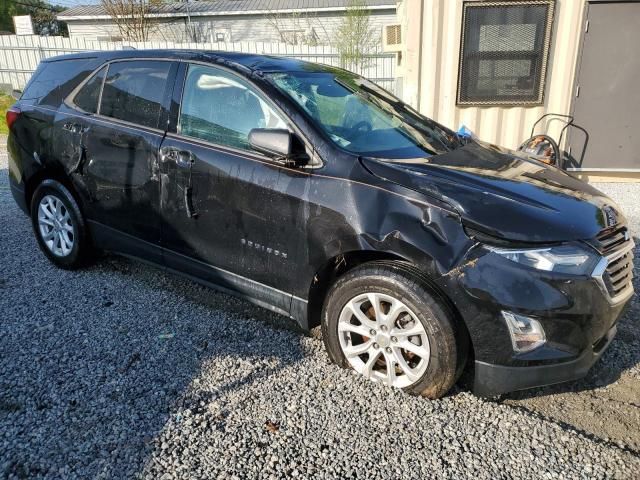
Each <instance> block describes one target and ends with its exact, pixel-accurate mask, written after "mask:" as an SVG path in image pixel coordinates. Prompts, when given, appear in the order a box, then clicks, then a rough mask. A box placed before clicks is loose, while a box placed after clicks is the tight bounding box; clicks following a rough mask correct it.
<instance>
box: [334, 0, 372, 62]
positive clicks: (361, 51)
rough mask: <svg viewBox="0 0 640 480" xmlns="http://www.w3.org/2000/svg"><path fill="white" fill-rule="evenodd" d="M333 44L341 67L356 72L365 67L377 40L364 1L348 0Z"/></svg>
mask: <svg viewBox="0 0 640 480" xmlns="http://www.w3.org/2000/svg"><path fill="white" fill-rule="evenodd" d="M334 44H335V48H336V49H337V50H338V53H339V54H340V63H341V65H342V66H343V67H345V68H351V69H353V70H356V71H357V70H359V69H362V68H363V67H366V66H367V64H368V63H369V61H370V58H369V57H368V55H370V54H371V53H373V52H374V51H375V48H376V44H377V39H376V35H375V32H374V30H373V28H372V27H371V22H370V13H369V9H368V8H367V5H366V3H365V1H364V0H350V2H349V6H348V7H347V11H346V14H345V16H344V18H343V20H342V23H341V24H340V27H338V30H337V32H336V38H335V42H334Z"/></svg>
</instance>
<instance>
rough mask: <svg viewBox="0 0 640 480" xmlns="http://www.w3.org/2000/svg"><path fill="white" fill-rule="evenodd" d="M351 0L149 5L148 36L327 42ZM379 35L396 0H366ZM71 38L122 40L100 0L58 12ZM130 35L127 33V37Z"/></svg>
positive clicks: (393, 15) (390, 20)
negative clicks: (95, 3) (98, 2)
mask: <svg viewBox="0 0 640 480" xmlns="http://www.w3.org/2000/svg"><path fill="white" fill-rule="evenodd" d="M350 3H351V2H349V0H219V1H209V2H200V1H198V2H180V3H161V4H154V5H149V12H148V14H147V17H148V18H149V19H151V20H152V22H153V28H151V30H150V32H149V38H148V40H167V41H173V42H244V41H250V42H286V43H292V44H299V43H307V44H318V45H327V44H330V43H332V39H333V38H334V37H335V31H336V29H337V28H338V26H339V25H340V23H341V21H342V19H343V18H344V15H345V12H346V10H347V8H348V6H349V5H350ZM364 3H365V5H366V7H367V9H368V10H369V13H370V25H371V28H372V29H373V30H374V32H375V33H377V32H379V33H380V35H376V37H377V38H382V27H383V26H384V25H386V24H390V23H396V22H397V19H396V0H365V2H364ZM58 19H59V20H61V21H63V22H66V24H67V26H68V28H69V36H70V37H71V38H78V37H82V38H84V39H85V40H87V41H95V40H104V41H107V40H122V39H123V38H122V33H121V32H120V30H119V29H118V26H117V25H116V23H115V22H114V21H113V19H112V18H111V16H109V15H108V14H107V12H106V11H105V9H104V8H103V7H102V6H101V5H87V6H78V7H74V8H70V9H69V10H66V11H64V12H63V13H61V14H60V15H58ZM124 40H126V39H124Z"/></svg>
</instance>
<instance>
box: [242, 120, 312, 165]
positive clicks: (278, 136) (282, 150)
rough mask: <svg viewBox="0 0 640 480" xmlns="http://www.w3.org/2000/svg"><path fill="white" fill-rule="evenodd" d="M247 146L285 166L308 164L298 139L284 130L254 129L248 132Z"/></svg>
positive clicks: (302, 145)
mask: <svg viewBox="0 0 640 480" xmlns="http://www.w3.org/2000/svg"><path fill="white" fill-rule="evenodd" d="M249 144H250V145H251V148H253V149H254V150H255V151H257V152H260V153H263V154H265V155H267V156H269V157H271V158H272V159H273V160H274V161H276V162H278V163H281V164H283V165H286V166H290V167H296V166H302V165H306V164H307V163H308V162H309V156H308V155H307V153H306V151H305V148H304V144H303V143H302V141H301V140H300V138H299V137H298V136H297V135H296V134H295V133H291V132H290V131H289V130H286V129H284V128H254V129H253V130H251V131H250V132H249Z"/></svg>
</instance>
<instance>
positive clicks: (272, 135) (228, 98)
mask: <svg viewBox="0 0 640 480" xmlns="http://www.w3.org/2000/svg"><path fill="white" fill-rule="evenodd" d="M7 120H8V123H9V126H10V132H11V133H10V135H9V140H8V149H9V172H10V180H11V190H12V193H13V196H14V197H15V200H16V202H17V203H18V204H19V205H20V207H21V208H22V209H23V210H24V211H25V212H27V213H28V214H29V215H30V217H31V220H32V222H33V229H34V232H35V235H36V237H37V239H38V243H39V245H40V248H41V249H42V251H43V252H44V254H45V255H46V256H47V257H48V258H49V259H50V260H51V261H52V262H53V263H55V264H56V265H58V266H60V267H62V268H75V267H78V266H80V265H82V264H84V263H85V262H86V261H87V260H88V259H90V258H91V252H92V251H93V249H100V250H107V251H113V252H118V253H120V254H124V255H127V256H132V257H137V258H140V259H144V260H145V261H150V262H153V263H156V264H158V265H160V266H162V268H164V269H165V270H167V271H170V272H178V273H181V274H184V275H187V276H189V277H190V278H193V279H194V280H197V281H199V282H202V283H204V284H206V285H211V286H215V288H218V289H222V290H224V291H226V292H229V293H233V294H237V295H241V296H243V297H245V298H247V299H249V300H251V301H253V302H255V303H257V304H258V305H261V306H264V307H267V308H269V309H271V310H273V311H275V312H279V313H281V314H283V315H287V316H290V317H292V318H294V319H296V320H297V321H298V322H299V323H300V324H301V325H302V326H303V327H304V328H312V327H315V326H317V325H321V326H322V332H323V338H324V342H325V344H326V347H327V350H328V352H329V356H330V357H331V360H333V361H334V362H335V363H337V364H339V365H341V366H343V367H350V368H353V369H354V370H356V371H357V372H359V373H361V374H362V375H364V376H366V377H367V378H369V379H371V380H374V381H378V382H382V383H386V384H388V385H390V386H394V387H399V388H403V389H405V390H407V391H409V392H412V393H416V394H422V395H426V396H428V397H431V398H436V397H439V396H442V395H443V394H445V393H446V392H447V390H449V389H450V388H451V386H452V385H453V384H454V383H455V381H456V379H457V378H458V376H459V375H460V373H461V372H462V371H463V369H464V367H465V366H466V365H467V364H469V366H470V367H473V372H474V391H475V392H476V393H478V394H481V395H493V394H498V393H501V392H506V391H511V390H517V389H523V388H528V387H532V386H537V385H545V384H551V383H557V382H562V381H567V380H572V379H576V378H579V377H581V376H584V375H585V374H586V372H587V371H588V369H589V368H590V366H591V365H592V364H593V363H594V362H595V361H596V360H597V359H598V358H599V356H600V355H601V354H602V352H603V351H604V350H605V349H606V347H607V346H608V345H609V342H610V341H611V340H612V338H613V336H614V334H615V331H616V320H617V319H618V317H619V316H620V314H621V312H622V310H623V308H624V306H625V304H626V303H627V302H628V300H629V298H630V297H631V295H632V294H633V286H632V283H631V272H632V257H633V242H632V240H631V238H630V236H629V233H628V231H627V227H626V224H625V219H624V217H623V215H622V214H621V212H620V211H619V209H618V207H617V206H616V205H615V204H614V203H613V202H612V201H611V200H610V199H609V198H607V197H606V196H604V195H603V194H602V193H600V192H599V191H597V190H596V189H594V188H592V187H590V186H589V185H586V184H584V183H582V182H580V181H578V180H576V179H574V178H572V177H571V176H569V175H567V174H566V173H564V172H562V171H561V170H559V169H557V168H554V167H550V166H547V165H545V164H543V163H541V162H539V161H537V160H535V159H534V158H529V157H526V156H524V155H522V154H516V153H514V152H512V151H509V150H505V149H503V148H500V147H497V146H495V145H490V144H486V143H482V142H479V141H476V140H471V139H465V138H461V137H460V136H458V135H456V134H455V133H454V132H452V131H450V130H448V129H447V128H445V127H443V126H441V125H439V124H437V123H436V122H434V121H432V120H430V119H428V118H425V117H424V116H422V115H420V114H419V113H418V112H416V111H415V110H413V109H412V108H411V107H409V106H407V105H405V104H404V103H402V102H401V101H400V100H398V99H397V98H396V97H394V96H393V95H391V94H389V93H388V92H386V91H385V90H383V89H381V88H380V87H378V86H377V85H375V84H374V83H372V82H370V81H367V80H366V79H364V78H361V77H359V76H357V75H354V74H352V73H349V72H346V71H344V70H340V69H336V68H331V67H327V66H321V65H315V64H311V63H305V62H301V61H296V60H290V59H284V58H273V57H265V56H258V55H249V54H236V53H219V52H195V51H194V52H189V51H119V52H95V53H82V54H76V55H69V56H63V57H56V58H52V59H49V60H46V61H44V62H42V63H41V65H40V66H39V68H38V70H37V71H36V72H35V74H34V75H33V78H32V79H31V81H30V82H29V84H28V86H27V87H26V89H25V91H24V93H23V94H22V97H21V98H20V100H19V101H18V102H17V103H16V104H15V105H14V106H13V108H11V110H10V111H9V112H8V114H7Z"/></svg>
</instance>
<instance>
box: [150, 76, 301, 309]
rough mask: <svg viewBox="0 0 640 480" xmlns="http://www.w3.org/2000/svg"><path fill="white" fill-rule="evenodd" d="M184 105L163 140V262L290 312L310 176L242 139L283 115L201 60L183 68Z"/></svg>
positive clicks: (243, 84)
mask: <svg viewBox="0 0 640 480" xmlns="http://www.w3.org/2000/svg"><path fill="white" fill-rule="evenodd" d="M178 83H179V82H178ZM180 112H181V113H180V121H179V124H178V126H177V128H176V130H177V132H176V133H168V134H167V136H166V138H165V139H164V141H163V143H162V146H161V149H160V157H161V171H162V185H161V189H162V193H161V208H162V215H163V224H162V237H163V246H164V247H165V248H166V251H165V263H166V264H167V266H169V267H170V268H174V269H177V270H181V271H187V272H189V273H191V274H193V275H195V276H197V277H200V278H204V279H205V280H208V281H211V282H213V283H216V284H218V285H222V286H223V287H227V288H229V289H230V290H235V291H240V292H241V293H244V294H245V295H246V296H248V297H251V298H252V299H254V300H258V301H263V302H265V303H269V304H271V305H276V307H275V308H276V309H277V310H279V311H281V313H288V312H289V306H290V295H289V294H287V293H284V292H290V291H291V288H290V287H291V283H292V282H294V281H295V279H294V276H292V275H291V271H292V269H294V268H295V265H296V257H297V254H298V250H299V248H300V246H301V244H302V243H303V242H305V241H306V239H305V237H304V228H303V226H302V222H303V218H304V214H303V211H302V210H303V207H302V201H301V198H303V196H304V189H305V185H306V184H307V181H308V175H307V174H305V173H303V172H301V171H296V170H295V169H288V168H283V167H281V166H280V165H277V164H276V163H274V162H272V161H271V160H269V159H268V158H266V157H264V156H262V155H260V154H258V153H257V152H253V151H251V149H250V147H249V145H248V141H247V136H248V133H249V131H250V130H251V129H252V128H265V127H274V128H276V127H280V128H282V126H283V125H284V122H283V121H282V119H281V118H279V117H277V114H276V113H275V112H274V111H273V110H272V109H271V108H270V107H269V106H268V104H267V103H266V102H265V101H264V100H263V99H262V98H261V97H259V95H258V94H257V93H256V92H255V91H253V90H252V87H251V85H250V84H249V83H248V82H246V81H245V80H244V79H240V78H239V77H236V76H235V75H233V74H231V73H229V72H227V71H226V70H222V69H218V68H216V67H210V66H202V65H192V66H190V67H189V70H188V72H187V73H186V79H185V82H184V94H183V96H182V105H181V109H180Z"/></svg>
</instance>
